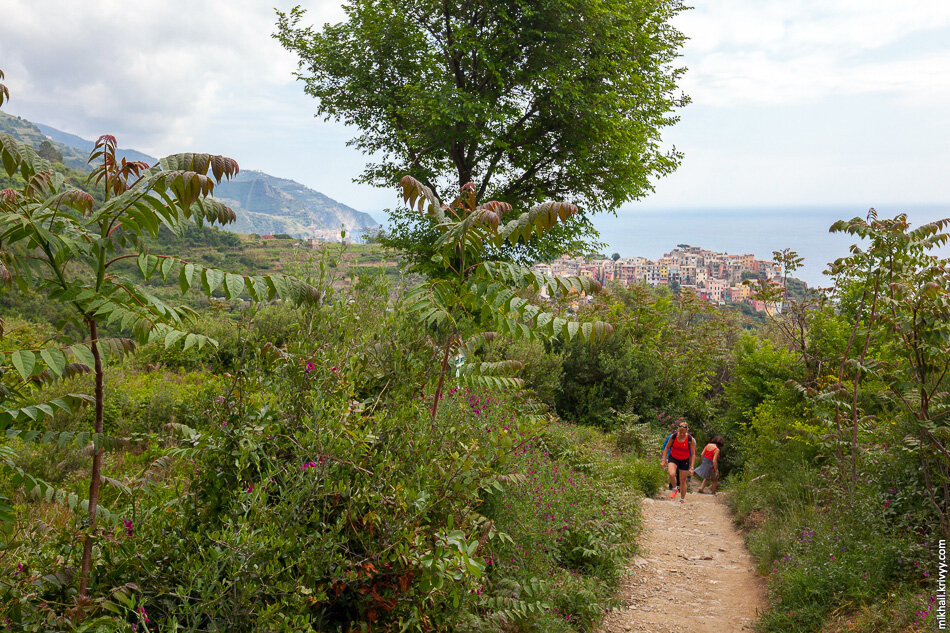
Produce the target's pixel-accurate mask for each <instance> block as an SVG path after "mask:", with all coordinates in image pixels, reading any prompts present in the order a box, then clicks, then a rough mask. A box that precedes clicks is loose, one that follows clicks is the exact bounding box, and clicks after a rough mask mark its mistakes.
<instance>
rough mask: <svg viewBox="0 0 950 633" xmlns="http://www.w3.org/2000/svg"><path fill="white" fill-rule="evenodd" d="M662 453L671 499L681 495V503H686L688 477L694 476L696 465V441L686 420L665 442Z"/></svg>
mask: <svg viewBox="0 0 950 633" xmlns="http://www.w3.org/2000/svg"><path fill="white" fill-rule="evenodd" d="M662 453H663V456H662V457H661V458H660V465H661V466H663V468H666V469H667V472H668V473H669V475H670V490H672V492H671V493H670V499H675V498H676V493H680V494H681V495H682V496H681V497H680V503H686V492H687V490H686V476H687V475H692V474H693V466H695V465H696V440H695V439H693V436H692V435H690V434H689V424H687V423H686V421H685V420H680V423H679V426H678V427H677V429H676V433H674V434H672V435H670V436H669V437H668V438H666V441H665V442H663V450H662ZM677 473H678V474H679V483H678V484H677V482H676V476H677ZM674 485H675V486H676V488H675V489H674V488H673V486H674Z"/></svg>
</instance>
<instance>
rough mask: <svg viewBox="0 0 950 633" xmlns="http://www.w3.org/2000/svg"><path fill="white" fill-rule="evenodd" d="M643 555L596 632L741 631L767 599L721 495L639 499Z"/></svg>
mask: <svg viewBox="0 0 950 633" xmlns="http://www.w3.org/2000/svg"><path fill="white" fill-rule="evenodd" d="M642 508H643V532H642V533H641V537H640V538H641V540H640V550H641V552H640V555H639V556H637V557H635V558H634V559H633V560H632V561H631V564H630V568H629V570H628V575H627V576H626V577H625V578H624V581H623V587H622V589H621V592H622V599H623V606H622V607H621V608H620V609H619V610H615V611H612V612H611V613H609V614H607V617H606V618H605V619H604V623H603V625H602V627H601V629H600V631H601V633H626V632H628V631H630V632H633V633H742V632H744V631H751V630H752V625H753V624H754V622H755V619H756V611H757V610H758V609H760V608H762V607H763V606H764V605H765V583H764V582H763V580H762V579H761V578H760V577H758V576H756V575H755V572H754V570H753V562H752V557H751V556H750V555H749V553H748V551H746V548H745V543H744V542H743V540H742V537H741V536H740V535H739V532H738V531H737V530H736V527H735V525H734V524H733V523H732V518H731V515H730V513H729V509H728V508H727V507H726V505H725V503H724V502H723V500H722V495H721V494H720V495H719V496H715V497H714V496H712V495H700V494H690V495H688V496H687V497H686V503H685V504H681V503H680V501H679V498H677V499H676V501H670V499H669V497H667V496H665V495H664V496H662V497H659V498H656V499H649V498H646V499H644V500H643V506H642Z"/></svg>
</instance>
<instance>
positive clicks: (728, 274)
mask: <svg viewBox="0 0 950 633" xmlns="http://www.w3.org/2000/svg"><path fill="white" fill-rule="evenodd" d="M532 269H533V270H535V271H537V272H539V273H544V274H547V275H553V276H555V277H560V276H584V277H590V278H592V279H596V280H597V281H599V282H600V283H601V284H604V285H607V284H608V283H609V282H611V281H619V282H620V283H622V284H624V285H625V286H629V285H632V284H646V285H648V286H670V287H673V288H679V289H680V290H687V289H688V290H692V291H693V292H695V293H696V295H697V296H699V297H700V298H701V299H703V300H704V301H708V302H710V303H712V304H716V305H723V304H727V303H746V304H748V305H750V306H752V308H753V309H754V310H756V311H759V312H767V313H770V314H771V313H773V312H776V311H778V312H780V311H781V304H775V303H767V302H765V301H758V300H755V299H753V298H752V294H753V288H754V287H753V286H751V285H749V284H745V283H743V281H745V280H747V279H752V280H753V281H755V280H756V279H761V280H765V281H767V282H770V283H773V284H776V285H778V286H781V285H782V283H783V278H782V270H781V266H779V265H777V264H776V263H775V262H772V261H767V260H761V259H756V258H755V255H732V254H729V253H717V252H715V251H709V250H706V249H704V248H701V247H699V246H689V245H685V244H681V245H679V246H678V247H677V248H675V249H673V250H672V251H671V252H669V253H666V254H665V255H664V256H663V257H661V258H660V259H659V260H655V261H654V260H652V259H646V258H645V257H621V258H620V259H617V260H616V261H615V260H613V259H587V258H584V257H566V256H565V257H560V258H558V259H556V260H554V261H552V262H551V263H547V264H546V263H541V264H535V265H534V266H533V267H532Z"/></svg>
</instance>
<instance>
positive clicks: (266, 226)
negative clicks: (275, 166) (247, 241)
mask: <svg viewBox="0 0 950 633" xmlns="http://www.w3.org/2000/svg"><path fill="white" fill-rule="evenodd" d="M214 191H215V197H216V198H217V199H219V200H221V201H222V202H224V203H225V204H227V205H229V206H230V207H231V208H233V209H234V210H235V213H237V222H235V223H234V224H233V225H231V227H229V228H231V230H233V231H237V232H238V233H257V234H259V235H265V234H268V233H269V234H274V235H276V234H278V233H287V234H289V235H293V236H294V237H316V236H318V235H319V233H318V232H319V231H328V230H332V231H334V232H335V231H337V230H339V228H340V227H341V226H344V227H346V230H347V231H348V232H355V231H362V230H364V229H370V228H373V227H375V226H377V225H378V224H377V222H376V220H374V219H373V217H372V216H371V215H369V214H368V213H363V212H361V211H357V210H356V209H352V208H350V207H348V206H346V205H345V204H341V203H339V202H337V201H336V200H332V199H330V198H328V197H327V196H325V195H323V194H322V193H320V192H319V191H314V190H313V189H310V188H308V187H305V186H303V185H301V184H300V183H299V182H295V181H293V180H287V179H286V178H277V177H275V176H271V175H270V174H265V173H264V172H262V171H242V172H241V173H239V174H238V175H237V177H236V178H234V179H233V180H231V181H230V182H222V183H221V184H219V185H218V186H217V187H215V190H214Z"/></svg>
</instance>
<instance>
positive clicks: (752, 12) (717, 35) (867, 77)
mask: <svg viewBox="0 0 950 633" xmlns="http://www.w3.org/2000/svg"><path fill="white" fill-rule="evenodd" d="M677 25H678V26H679V28H680V29H681V30H682V31H683V32H684V34H686V35H687V36H688V37H690V41H689V42H688V43H687V45H686V55H685V63H686V65H687V66H688V67H689V71H688V72H687V75H686V78H685V80H684V88H685V90H686V92H687V93H688V94H690V95H691V96H692V98H693V100H694V102H696V103H699V104H704V105H713V106H735V105H741V104H794V103H809V102H814V101H816V100H820V99H822V98H826V97H829V96H835V95H842V94H864V93H876V94H888V95H892V96H896V97H898V98H900V99H905V100H907V101H908V102H911V103H913V102H920V101H921V100H922V99H924V100H926V99H941V98H947V97H948V96H950V72H948V71H950V47H948V44H947V42H948V41H950V2H946V1H945V0H917V1H909V2H901V3H898V2H894V1H892V0H863V1H856V0H837V1H833V2H828V1H824V2H818V1H813V0H798V1H797V2H794V1H793V2H790V1H787V0H727V1H725V2H715V3H713V2H708V1H707V2H699V3H697V5H696V8H695V9H694V10H692V11H687V12H685V13H684V14H682V15H681V16H680V17H679V18H678V20H677ZM927 37H932V38H933V39H934V40H936V41H938V42H942V43H941V44H939V45H938V46H936V47H934V46H930V47H926V46H925V47H922V48H923V49H924V50H918V48H921V47H916V48H915V44H917V43H919V42H922V41H924V39H925V38H927Z"/></svg>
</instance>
